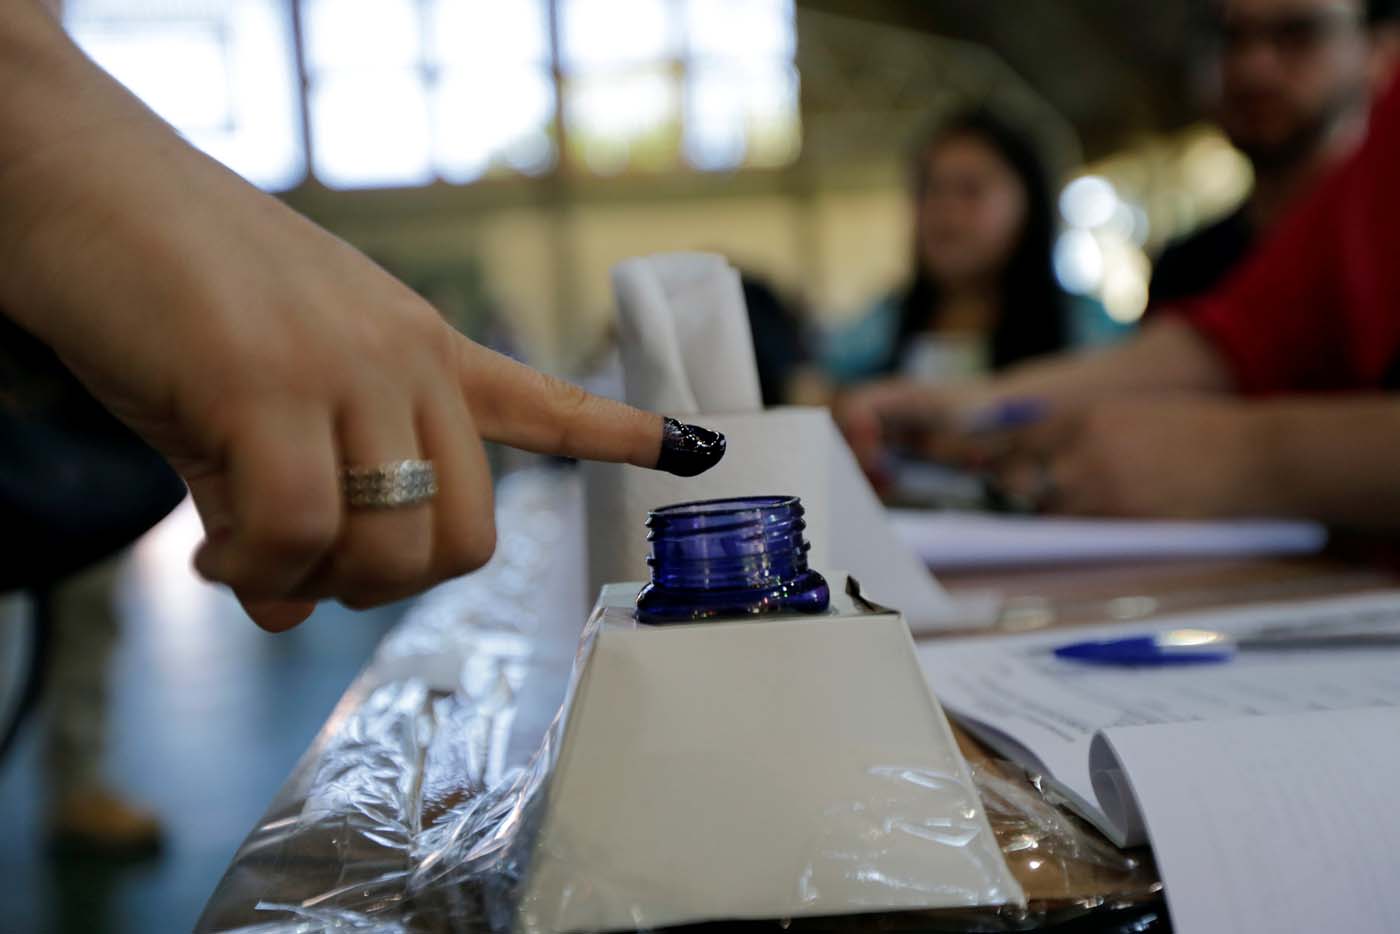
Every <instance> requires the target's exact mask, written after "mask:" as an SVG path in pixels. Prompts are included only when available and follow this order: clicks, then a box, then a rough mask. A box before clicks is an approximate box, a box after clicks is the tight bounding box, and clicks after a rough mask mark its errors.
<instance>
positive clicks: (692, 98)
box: [685, 59, 801, 171]
mask: <svg viewBox="0 0 1400 934" xmlns="http://www.w3.org/2000/svg"><path fill="white" fill-rule="evenodd" d="M800 143H801V118H800V115H799V111H798V81H797V71H796V69H794V68H793V67H792V66H791V65H790V64H788V63H786V62H781V61H779V62H766V63H764V62H753V63H743V64H740V63H737V62H734V61H731V60H723V59H721V60H713V59H711V60H704V61H698V62H696V63H694V64H693V65H692V67H691V69H690V72H689V75H688V81H687V85H686V125H685V156H686V159H687V160H688V161H689V162H690V163H691V165H694V166H695V167H696V168H698V169H704V170H707V171H720V170H726V169H735V168H739V167H740V166H750V167H760V166H778V165H785V164H786V163H788V162H791V161H792V160H793V159H794V158H796V156H797V152H798V148H799V146H800Z"/></svg>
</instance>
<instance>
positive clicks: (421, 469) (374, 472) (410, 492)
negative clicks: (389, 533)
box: [341, 460, 438, 509]
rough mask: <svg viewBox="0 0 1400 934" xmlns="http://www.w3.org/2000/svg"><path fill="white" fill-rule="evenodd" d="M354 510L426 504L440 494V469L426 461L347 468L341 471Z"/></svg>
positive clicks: (343, 483)
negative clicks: (436, 469)
mask: <svg viewBox="0 0 1400 934" xmlns="http://www.w3.org/2000/svg"><path fill="white" fill-rule="evenodd" d="M341 483H342V486H343V488H344V491H345V502H346V504H347V505H349V506H350V507H351V508H352V509H393V508H396V507H399V506H413V505H416V504H417V503H424V502H427V501H428V500H430V499H432V498H433V496H435V495H436V494H437V491H438V483H437V471H435V470H434V469H433V462H432V461H426V460H402V461H391V462H389V463H387V464H380V465H378V466H375V467H346V468H345V469H344V471H342V474H341Z"/></svg>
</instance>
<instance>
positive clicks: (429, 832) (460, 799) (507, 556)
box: [196, 471, 1400, 934]
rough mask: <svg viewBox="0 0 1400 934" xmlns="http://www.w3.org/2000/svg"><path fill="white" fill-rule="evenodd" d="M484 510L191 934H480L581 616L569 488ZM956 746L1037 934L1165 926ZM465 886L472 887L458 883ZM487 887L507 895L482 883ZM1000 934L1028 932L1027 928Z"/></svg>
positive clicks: (1022, 593)
mask: <svg viewBox="0 0 1400 934" xmlns="http://www.w3.org/2000/svg"><path fill="white" fill-rule="evenodd" d="M498 503H499V507H498V508H499V511H500V517H499V520H498V529H499V544H498V549H497V556H496V557H495V558H494V559H493V560H492V562H491V564H490V565H488V566H487V568H486V569H484V570H483V571H481V572H478V573H477V574H475V575H471V576H469V577H467V578H463V579H461V580H458V581H453V582H450V583H448V584H446V585H443V586H442V587H440V588H438V589H436V590H434V591H432V592H430V593H429V594H427V595H425V596H424V597H423V598H422V599H421V600H420V601H419V602H418V603H417V604H416V605H415V606H414V608H413V609H412V610H411V611H410V612H409V613H408V614H407V616H406V617H405V620H404V621H403V623H401V624H400V625H399V626H398V627H397V628H396V629H395V630H394V631H393V632H391V633H390V634H389V635H388V636H387V637H386V638H385V640H384V641H383V643H382V644H381V645H380V647H379V649H378V651H377V653H376V655H375V656H374V658H373V659H372V660H371V662H370V664H369V665H368V666H367V667H366V668H365V670H364V671H363V672H362V673H361V674H360V676H359V677H358V678H357V679H356V680H355V681H354V682H353V683H352V684H351V685H350V687H349V689H348V690H347V691H346V693H345V696H344V697H343V698H342V700H341V702H340V703H339V704H338V705H337V706H336V708H335V710H334V711H333V712H332V714H331V716H330V718H329V719H328V720H327V722H326V724H325V726H324V727H323V729H322V730H321V732H320V733H319V734H318V736H317V737H316V739H315V740H314V741H313V743H312V745H311V747H310V748H309V749H308V750H307V752H306V754H305V755H304V756H303V757H302V759H301V761H300V762H299V763H298V765H297V767H296V768H295V770H294V771H293V773H292V775H291V776H290V778H289V779H288V780H287V782H286V784H285V785H284V786H283V788H282V789H281V791H280V792H279V793H278V795H277V796H276V798H275V799H274V800H273V802H272V804H271V805H270V807H269V809H268V811H267V814H266V815H265V816H264V819H263V820H262V821H261V822H260V824H259V826H258V827H257V828H255V829H254V830H253V832H252V833H251V834H250V835H249V837H248V839H247V840H246V841H245V843H244V844H243V846H242V847H241V848H240V849H239V851H238V853H237V854H236V855H235V858H234V860H233V862H232V864H231V865H230V867H229V869H228V871H227V873H226V874H225V876H224V878H223V880H222V881H221V882H220V884H219V886H218V888H217V889H216V890H215V892H214V893H213V895H212V896H211V898H210V900H209V903H208V905H207V906H206V909H205V912H204V914H203V916H202V917H201V919H200V922H199V924H198V926H197V928H196V930H197V931H201V932H215V931H220V932H222V931H232V930H236V929H238V928H242V927H249V926H253V925H268V926H267V927H259V928H258V929H257V930H258V931H259V932H260V934H271V932H273V931H277V930H286V931H288V932H291V931H294V930H305V928H301V927H296V926H295V925H296V923H297V922H298V921H301V922H321V923H323V924H326V925H337V924H338V925H343V926H344V929H354V930H381V929H383V930H394V931H399V930H402V931H419V930H425V931H438V930H442V931H459V930H462V931H465V930H472V931H476V930H486V929H489V928H491V927H492V924H490V923H487V921H488V920H489V916H490V915H491V913H492V912H493V911H494V912H499V911H501V910H502V908H501V906H502V904H503V903H504V902H503V899H504V898H505V896H504V895H503V890H502V887H503V886H508V884H509V882H510V881H512V880H513V879H514V878H516V877H517V876H518V874H519V870H520V865H519V859H518V854H517V853H514V852H513V851H512V849H511V847H510V846H509V845H508V839H507V837H508V835H507V834H506V833H504V832H503V831H502V828H505V829H506V830H509V829H513V827H514V826H515V825H516V824H518V823H520V822H528V820H529V813H528V810H522V809H519V808H513V806H512V800H513V799H512V798H511V796H510V792H511V791H512V789H514V790H518V789H519V788H520V787H522V784H523V785H529V783H531V782H537V781H538V780H539V779H540V778H541V776H542V772H543V770H542V768H541V767H540V766H539V763H538V761H537V760H535V759H534V756H535V753H536V751H537V749H538V748H539V747H540V744H541V742H542V740H544V739H545V737H546V736H547V735H549V732H550V727H551V722H552V720H553V718H554V715H555V712H556V711H557V710H558V708H559V706H560V703H561V702H562V700H563V696H564V692H565V689H566V686H567V682H568V676H569V672H570V670H571V668H572V665H573V661H574V655H575V651H576V648H577V643H578V637H579V632H580V629H581V627H582V623H583V619H582V616H583V613H582V612H581V607H584V606H587V605H588V604H589V603H590V602H591V600H590V599H589V598H588V595H586V593H585V591H586V585H585V582H584V572H583V562H582V560H581V555H582V551H581V549H582V547H583V546H582V495H581V490H580V488H579V480H578V477H577V476H576V475H575V474H573V473H571V472H567V471H527V472H523V473H521V474H518V475H515V476H513V477H511V478H508V480H507V481H506V482H504V483H502V484H501V486H500V489H499V491H498ZM943 582H944V584H945V586H946V587H947V588H948V589H949V590H950V591H952V592H953V593H954V594H957V593H959V592H972V591H979V590H986V589H989V588H995V589H997V590H999V591H1001V592H1002V593H1003V594H1005V595H1006V597H1007V598H1008V599H1007V603H1006V612H1004V613H1003V617H1002V620H1001V623H1000V627H1001V628H1003V629H1005V630H1009V631H1015V630H1024V629H1028V628H1041V627H1045V626H1072V625H1079V624H1085V623H1094V622H1105V621H1128V620H1140V619H1145V618H1150V617H1152V616H1157V615H1161V614H1163V613H1174V612H1181V611H1186V610H1192V609H1204V608H1209V607H1218V606H1224V605H1230V604H1236V603H1244V602H1255V601H1261V600H1275V599H1287V598H1294V597H1316V596H1324V595H1329V594H1339V593H1352V592H1363V591H1366V590H1374V589H1380V588H1383V587H1388V586H1395V585H1396V584H1397V582H1400V575H1397V573H1396V572H1394V571H1392V570H1387V569H1384V568H1377V567H1371V566H1367V565H1366V564H1364V563H1358V562H1356V561H1354V560H1345V559H1340V558H1336V557H1330V556H1324V557H1319V558H1308V559H1271V560H1238V561H1211V562H1174V563H1162V564H1152V565H1121V566H1111V567H1088V568H1083V567H1079V568H1063V569H1038V570H1034V571H1021V572H1006V571H1001V572H996V573H990V572H988V573H964V574H959V575H954V576H947V577H944V578H943ZM958 740H959V743H960V745H961V746H962V748H963V750H964V753H965V755H966V756H967V758H968V761H969V763H970V764H971V765H972V767H973V769H974V772H975V773H976V775H977V780H978V784H979V789H980V790H981V791H982V794H983V798H984V801H985V802H986V804H987V809H988V814H989V817H990V818H991V820H992V824H993V828H994V830H995V831H996V833H997V837H998V842H999V843H1000V844H1001V845H1002V849H1003V851H1004V853H1005V854H1006V856H1007V859H1008V862H1009V864H1010V866H1011V868H1012V871H1013V872H1015V873H1016V875H1017V877H1018V879H1019V880H1020V881H1021V883H1022V885H1023V887H1024V888H1025V890H1026V893H1027V896H1028V898H1029V899H1030V900H1031V903H1032V906H1031V913H1030V918H1031V919H1033V920H1035V921H1037V922H1041V923H1042V924H1043V926H1049V925H1054V924H1058V923H1060V922H1068V923H1072V924H1073V925H1074V927H1073V930H1076V931H1080V930H1105V931H1118V930H1123V931H1127V930H1133V931H1146V930H1160V929H1164V928H1165V922H1164V921H1163V920H1162V918H1163V910H1162V902H1161V897H1160V891H1161V887H1160V884H1159V883H1158V881H1157V878H1156V875H1155V871H1154V869H1153V867H1152V863H1151V858H1150V854H1147V853H1145V852H1137V853H1129V854H1123V853H1121V852H1119V851H1117V850H1114V849H1113V848H1112V847H1110V846H1109V845H1108V844H1107V843H1105V842H1103V841H1102V839H1101V838H1098V837H1097V834H1096V833H1095V832H1094V831H1092V830H1091V829H1089V828H1087V826H1086V825H1083V824H1081V823H1080V822H1078V821H1077V819H1074V818H1072V817H1069V816H1067V815H1064V814H1062V813H1060V812H1058V811H1056V810H1054V809H1053V808H1051V807H1050V806H1049V805H1048V804H1047V803H1046V802H1045V801H1044V800H1043V798H1042V797H1041V796H1040V795H1039V793H1038V792H1037V790H1036V788H1035V787H1034V777H1033V776H1027V775H1025V774H1024V773H1022V772H1020V771H1019V770H1017V769H1016V768H1014V767H1012V766H1011V765H1010V764H1009V763H1005V762H1000V761H998V760H997V759H996V758H995V757H994V756H993V755H992V754H991V753H990V752H989V751H988V750H987V749H985V748H983V747H982V746H980V745H979V744H978V743H977V742H975V741H974V740H973V739H971V738H970V737H969V736H967V735H966V734H964V733H961V731H958ZM483 817H489V818H490V819H489V820H488V819H483ZM445 853H450V854H451V856H450V858H443V857H442V854H445ZM467 878H470V879H471V880H472V881H473V884H471V885H465V884H462V883H463V881H464V880H466V879H467ZM483 878H491V879H493V880H500V882H499V884H497V883H495V882H493V883H492V884H490V885H486V886H482V885H480V884H477V883H479V881H480V880H481V879H483ZM1087 906H1096V907H1094V908H1093V910H1092V911H1090V910H1089V908H1088V907H1087ZM1086 911H1090V913H1088V914H1087V915H1086ZM405 919H408V920H407V921H406V923H403V924H400V923H401V922H405ZM463 919H472V920H471V921H470V922H466V921H464V920H463ZM500 920H501V918H500V916H499V915H497V917H496V918H495V919H494V921H495V922H496V923H499V922H500ZM1000 920H1001V922H1002V923H1004V924H1005V926H1006V927H1007V929H1012V928H1016V929H1020V925H1022V924H1023V923H1024V922H1025V921H1026V920H1027V919H1025V918H1016V917H1013V916H1010V915H1006V914H1005V913H1003V916H1002V917H1001V919H1000ZM279 921H286V924H285V925H282V924H277V923H276V922H279ZM965 921H966V917H965V916H962V917H960V916H956V915H949V914H947V913H944V914H942V915H940V916H939V917H936V918H934V917H923V916H913V917H912V918H910V917H903V916H884V917H880V918H864V919H861V918H857V919H849V921H848V922H843V925H842V926H843V927H849V928H851V929H857V930H890V929H906V928H917V929H922V930H930V929H942V930H956V929H960V925H962V924H963V923H964V922H965ZM380 923H383V924H384V925H386V927H383V928H381V927H379V926H377V925H378V924H380ZM356 925H360V926H356ZM792 926H793V927H798V928H802V927H804V926H805V927H809V928H811V927H812V925H807V924H804V923H803V922H798V923H796V924H794V925H792ZM770 927H772V929H776V926H770ZM817 927H819V928H820V929H829V927H830V924H829V922H828V923H826V924H822V925H817ZM336 929H341V928H336ZM813 929H815V928H813Z"/></svg>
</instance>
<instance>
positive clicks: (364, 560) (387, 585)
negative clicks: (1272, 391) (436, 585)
mask: <svg viewBox="0 0 1400 934" xmlns="http://www.w3.org/2000/svg"><path fill="white" fill-rule="evenodd" d="M338 564H339V565H340V568H339V570H340V573H339V575H338V576H339V577H340V579H341V580H343V581H345V582H346V585H345V588H344V589H345V591H346V592H347V593H349V594H354V593H362V592H371V593H378V592H381V591H394V592H399V591H402V590H411V589H414V588H416V587H419V586H421V585H422V584H423V583H425V581H426V578H427V572H428V556H427V555H426V554H424V553H423V552H422V550H421V549H415V548H411V547H394V546H393V545H392V544H391V543H390V542H389V541H387V540H385V539H374V540H366V539H365V538H357V539H356V540H355V541H354V542H352V543H350V544H349V545H347V547H346V549H345V552H344V553H343V554H342V555H341V560H340V561H339V562H338Z"/></svg>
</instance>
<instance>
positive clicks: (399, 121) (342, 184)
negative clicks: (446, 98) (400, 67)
mask: <svg viewBox="0 0 1400 934" xmlns="http://www.w3.org/2000/svg"><path fill="white" fill-rule="evenodd" d="M311 140H312V146H311V151H312V152H313V153H314V159H315V169H316V175H317V177H318V178H320V179H321V181H323V182H325V183H326V184H327V185H330V186H332V187H335V188H375V187H393V186H399V185H422V184H427V183H429V182H431V181H432V180H433V171H432V164H431V160H430V153H431V135H430V133H429V129H428V101H427V95H426V94H425V92H424V90H423V84H422V81H421V80H420V79H419V77H418V74H417V72H414V71H364V72H352V73H347V74H336V75H332V76H331V77H327V78H325V79H323V80H321V81H318V82H317V83H316V84H315V85H314V86H313V87H312V89H311Z"/></svg>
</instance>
